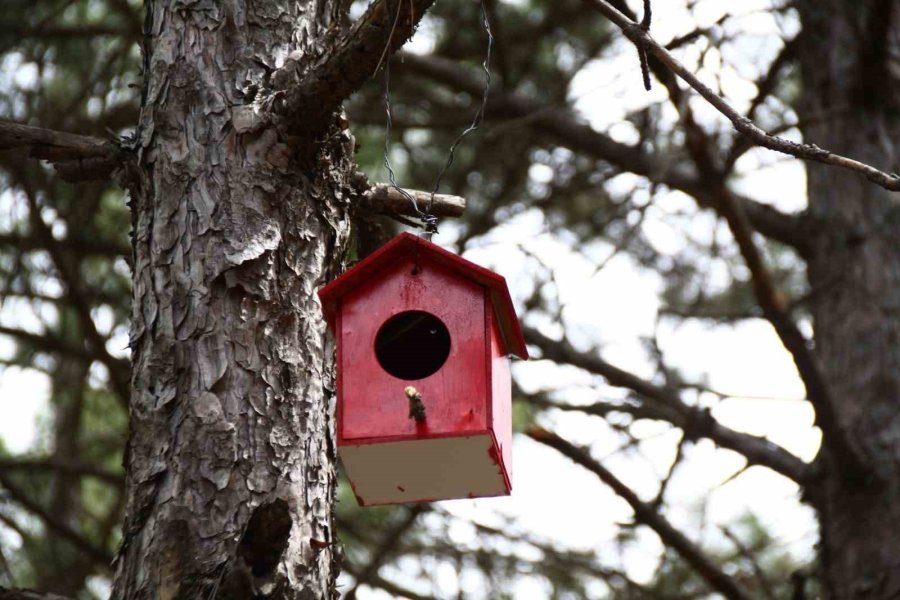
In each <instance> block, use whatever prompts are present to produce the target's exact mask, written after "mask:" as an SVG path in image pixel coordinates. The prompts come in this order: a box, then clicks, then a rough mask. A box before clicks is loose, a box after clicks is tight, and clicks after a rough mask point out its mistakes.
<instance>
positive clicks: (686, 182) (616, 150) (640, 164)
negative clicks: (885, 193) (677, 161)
mask: <svg viewBox="0 0 900 600" xmlns="http://www.w3.org/2000/svg"><path fill="white" fill-rule="evenodd" d="M401 56H402V60H403V64H404V67H405V68H406V70H407V71H410V72H413V73H415V74H417V75H419V76H421V77H427V78H429V79H432V80H435V81H439V82H441V83H443V84H444V85H447V86H450V87H452V88H454V89H457V90H460V91H464V92H467V93H470V94H479V93H481V89H482V87H483V86H484V81H483V80H482V79H481V78H480V77H479V76H478V75H476V74H475V73H473V72H470V71H469V70H468V69H465V68H463V67H460V66H459V65H457V64H456V63H454V62H452V61H449V60H447V59H444V58H441V57H437V56H422V55H418V54H410V53H407V52H403V53H401ZM653 66H654V62H653V61H652V60H651V61H650V68H651V70H653ZM488 113H489V115H490V116H491V117H497V116H501V117H505V118H508V119H521V120H522V121H523V122H525V123H526V124H527V125H528V126H529V127H531V128H533V129H535V130H537V131H540V132H541V133H543V134H546V135H548V136H549V137H551V138H552V139H554V140H556V142H557V143H559V144H561V145H563V146H565V147H567V148H570V149H572V150H574V151H577V152H582V153H584V154H586V155H588V156H593V157H594V158H597V159H600V160H604V161H607V162H609V163H611V164H613V165H616V166H618V167H620V168H622V169H624V170H626V171H630V172H632V173H635V174H637V175H641V176H643V177H647V178H648V179H650V180H651V181H654V182H658V183H662V184H664V185H666V186H668V187H670V188H672V189H675V190H679V191H682V192H684V193H686V194H688V195H690V196H692V197H694V198H695V199H696V200H697V202H698V204H700V205H701V206H702V207H704V208H708V209H714V208H715V207H716V206H717V204H718V203H719V199H718V198H717V197H716V190H711V189H709V187H708V186H706V185H705V184H704V183H703V181H701V180H700V179H699V178H698V177H697V175H696V174H695V173H692V172H690V171H689V170H688V169H685V168H679V167H678V166H677V165H673V164H672V160H671V159H670V158H669V157H664V156H660V155H657V154H651V153H648V152H646V151H645V150H643V149H642V148H641V147H640V146H630V145H628V144H623V143H621V142H617V141H615V140H613V139H612V138H610V137H609V136H607V135H604V134H602V133H600V132H598V131H595V130H594V129H592V128H591V127H590V126H589V125H587V124H584V123H581V122H579V121H578V120H577V119H576V118H575V116H574V115H572V114H571V112H569V111H565V110H560V109H559V108H558V107H555V106H550V105H545V104H541V103H538V102H535V101H533V100H531V99H529V98H525V97H523V96H521V95H519V94H516V93H515V92H492V94H491V98H490V101H489V103H488ZM735 197H736V198H738V199H739V201H740V202H741V205H742V206H743V207H744V210H745V212H746V213H747V216H748V218H750V220H751V222H752V224H753V227H754V228H755V229H756V230H757V231H758V232H759V233H761V234H763V235H765V236H766V237H769V238H771V239H773V240H776V241H779V242H781V243H783V244H786V245H789V246H791V247H794V248H797V249H798V250H800V251H801V252H802V251H803V248H805V247H806V246H807V245H808V240H809V231H808V230H809V228H810V225H809V224H808V223H805V222H804V220H803V219H799V218H797V217H794V216H792V215H787V214H784V213H782V212H780V211H778V210H777V209H775V208H772V207H770V206H767V205H765V204H761V203H759V202H755V201H753V200H751V199H749V198H747V197H744V196H738V195H735Z"/></svg>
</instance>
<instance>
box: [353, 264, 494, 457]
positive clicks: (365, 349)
mask: <svg viewBox="0 0 900 600" xmlns="http://www.w3.org/2000/svg"><path fill="white" fill-rule="evenodd" d="M410 310H417V311H425V312H428V313H430V314H432V315H434V316H436V317H437V318H438V319H440V320H441V321H442V322H443V323H444V325H445V326H446V327H447V330H448V331H449V333H450V353H449V356H448V357H447V360H446V362H445V363H444V364H443V366H442V367H441V368H440V369H439V370H438V371H437V372H435V373H434V374H432V375H430V376H428V377H425V378H423V379H417V380H404V379H399V378H397V377H394V376H393V375H391V374H389V373H388V372H387V371H385V370H384V369H383V368H382V367H381V365H380V364H379V362H378V360H377V358H376V353H375V338H376V335H377V333H378V331H379V329H380V328H381V326H382V325H383V324H384V323H385V322H386V321H387V320H388V319H389V318H391V317H392V316H394V315H396V314H399V313H401V312H404V311H410ZM484 313H485V293H484V288H483V287H481V286H480V285H478V284H476V283H474V282H472V281H470V280H468V279H466V278H465V277H463V276H461V275H460V274H458V273H455V272H453V271H451V270H449V269H446V268H444V267H442V266H440V265H438V264H436V263H434V262H433V261H430V260H428V259H427V258H426V257H412V256H409V257H405V258H401V259H399V260H397V261H396V263H394V264H392V265H390V266H388V267H386V268H385V269H384V270H383V271H381V272H379V273H378V275H377V276H376V277H374V278H373V280H372V281H370V282H367V283H366V284H363V285H361V286H360V287H358V288H357V289H355V290H353V291H352V292H350V293H348V294H347V295H346V296H345V297H344V298H343V299H342V302H341V306H340V308H339V315H340V318H339V320H338V323H340V326H339V327H340V339H339V347H340V355H339V361H340V362H339V373H338V407H339V408H338V427H339V430H338V436H339V437H338V441H339V443H344V442H345V441H346V442H347V443H351V442H352V443H354V444H357V443H360V442H361V441H363V440H366V439H368V440H370V441H386V440H400V439H418V438H429V437H442V436H451V435H463V434H472V433H478V432H486V431H488V430H489V401H490V396H489V394H488V390H489V385H488V384H489V380H488V373H487V365H486V361H485V340H486V339H487V337H488V336H489V333H488V331H487V330H486V329H485V324H484V319H483V317H482V315H484ZM407 386H413V387H415V388H416V390H417V391H418V392H419V393H420V394H421V395H422V400H423V403H424V405H425V410H426V420H425V422H424V423H416V421H415V420H414V419H411V418H409V399H408V398H407V396H406V394H405V393H404V389H405V388H406V387H407Z"/></svg>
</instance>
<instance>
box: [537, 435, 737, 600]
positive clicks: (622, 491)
mask: <svg viewBox="0 0 900 600" xmlns="http://www.w3.org/2000/svg"><path fill="white" fill-rule="evenodd" d="M526 435H528V437H530V438H531V439H533V440H535V441H536V442H539V443H541V444H544V445H545V446H549V447H550V448H553V449H555V450H557V451H558V452H560V453H561V454H562V455H564V456H566V457H568V458H569V459H571V460H572V461H574V462H575V463H577V464H579V465H581V466H582V467H584V468H585V469H587V470H589V471H591V472H592V473H594V474H595V475H597V477H599V478H600V480H601V481H603V483H605V484H606V485H608V486H609V487H611V488H612V489H613V491H614V492H615V493H616V494H617V495H618V496H619V497H620V498H622V499H623V500H625V501H626V502H627V503H628V504H629V506H631V509H632V510H633V511H634V518H635V520H636V521H637V522H638V523H641V524H643V525H646V526H647V527H650V528H651V529H652V530H653V531H654V532H656V534H657V535H658V536H659V538H660V540H662V542H663V544H665V545H666V546H668V547H670V548H672V549H674V550H675V551H676V552H678V554H679V556H681V558H682V559H684V561H685V562H687V563H688V564H689V565H690V566H691V567H692V568H693V569H694V571H696V572H697V574H698V575H700V577H702V578H703V579H704V581H706V583H707V584H708V585H709V586H710V587H711V588H712V589H713V590H715V591H717V592H719V593H720V594H722V595H723V596H725V597H726V598H729V599H730V600H750V599H751V598H752V596H751V595H750V593H749V592H747V591H746V590H745V589H744V588H743V587H742V586H741V585H740V584H739V583H738V582H737V581H736V580H735V579H733V578H731V577H729V576H728V575H726V574H725V572H724V571H722V570H721V569H720V568H719V566H718V565H717V564H716V563H714V562H713V561H712V559H710V558H709V557H708V556H706V554H705V553H704V552H703V550H702V549H701V548H700V547H699V546H697V545H696V544H694V542H692V541H691V540H689V539H688V538H687V537H686V536H685V535H684V534H683V533H681V532H680V531H678V530H677V529H676V528H675V527H674V526H672V524H671V523H669V521H668V520H667V519H666V518H665V517H663V516H662V515H661V514H660V513H659V512H658V511H657V510H656V508H655V507H653V506H652V505H651V504H649V503H647V502H643V501H642V500H641V499H640V498H638V496H637V494H635V493H634V492H633V491H632V490H631V488H629V487H628V486H627V485H625V484H624V483H622V481H620V480H619V479H618V478H617V477H616V476H615V475H613V474H612V472H611V471H609V470H608V469H607V468H606V467H604V466H603V465H602V464H600V463H599V462H597V461H596V460H594V458H593V457H592V456H591V455H590V453H589V452H588V451H587V450H586V449H584V448H580V447H578V446H575V445H573V444H571V443H569V442H568V441H566V440H564V439H562V438H561V437H559V436H558V435H556V434H555V433H551V432H549V431H547V430H546V429H542V428H540V427H532V428H530V429H529V430H528V431H527V432H526Z"/></svg>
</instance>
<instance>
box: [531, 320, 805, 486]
mask: <svg viewBox="0 0 900 600" xmlns="http://www.w3.org/2000/svg"><path fill="white" fill-rule="evenodd" d="M523 333H524V334H525V340H526V341H527V342H528V343H529V344H533V345H535V346H537V347H538V348H540V350H541V353H542V355H543V358H546V359H549V360H552V361H554V362H557V363H560V364H570V365H572V366H575V367H578V368H581V369H584V370H586V371H588V372H590V373H594V374H597V375H600V376H601V377H603V378H604V379H606V381H607V382H608V383H609V384H610V385H612V386H614V387H621V388H625V389H629V390H631V391H633V392H635V393H637V394H639V395H640V396H642V397H644V398H647V399H648V400H650V401H652V402H653V404H652V405H647V406H640V407H633V406H628V405H621V406H619V405H615V406H613V405H609V404H601V405H591V406H571V405H561V404H556V403H554V404H552V405H550V406H552V407H554V408H558V409H560V410H578V411H581V412H585V413H588V414H596V415H598V416H606V415H607V414H608V413H610V412H613V411H620V412H626V413H630V414H633V415H635V416H636V417H637V418H646V419H658V420H661V421H666V422H668V423H672V424H673V425H675V426H676V427H679V428H681V429H682V431H684V435H685V437H687V438H688V439H697V438H700V437H704V438H708V439H710V440H712V441H713V442H715V443H716V444H717V445H719V446H721V447H723V448H727V449H729V450H733V451H735V452H737V453H739V454H741V455H742V456H744V458H745V459H746V460H747V462H748V463H750V464H754V465H760V466H765V467H768V468H770V469H772V470H773V471H775V472H776V473H779V474H781V475H783V476H785V477H787V478H788V479H791V480H793V481H795V482H796V483H798V484H799V485H803V486H805V485H808V484H809V483H810V481H811V479H812V468H811V466H810V465H808V464H807V463H805V462H803V461H802V460H800V459H799V458H797V457H796V456H794V455H793V454H791V453H790V452H788V451H787V450H785V449H784V448H782V447H781V446H778V445H777V444H774V443H772V442H770V441H769V440H767V439H765V438H761V437H757V436H753V435H749V434H746V433H741V432H739V431H735V430H733V429H730V428H728V427H725V426H724V425H721V424H720V423H719V422H718V421H716V420H715V419H714V418H713V416H712V415H711V414H709V412H708V411H706V410H702V409H699V408H695V407H692V406H688V405H687V404H685V403H684V402H683V401H682V400H681V398H679V397H678V396H677V395H676V394H674V393H673V392H672V391H670V390H668V389H666V388H662V387H659V386H656V385H654V384H652V383H650V382H649V381H646V380H644V379H642V378H640V377H638V376H637V375H634V374H633V373H629V372H628V371H624V370H622V369H619V368H618V367H615V366H613V365H611V364H609V363H608V362H606V361H604V360H603V359H602V358H600V357H599V356H598V355H596V354H586V353H583V352H579V351H578V350H576V349H575V348H573V347H572V346H571V345H570V344H568V343H567V342H557V341H555V340H552V339H550V338H548V337H547V336H545V335H543V334H542V333H540V332H539V331H536V330H535V329H533V328H530V327H524V328H523Z"/></svg>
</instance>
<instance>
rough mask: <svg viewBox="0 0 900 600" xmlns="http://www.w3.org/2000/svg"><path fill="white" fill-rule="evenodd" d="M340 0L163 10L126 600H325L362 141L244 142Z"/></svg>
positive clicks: (146, 162) (142, 252) (148, 136)
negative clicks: (322, 295)
mask: <svg viewBox="0 0 900 600" xmlns="http://www.w3.org/2000/svg"><path fill="white" fill-rule="evenodd" d="M341 4H342V3H340V2H329V1H319V0H299V1H298V0H266V1H265V2H245V1H243V0H223V1H221V2H219V1H212V0H200V1H199V2H183V1H181V0H148V1H147V2H146V8H147V17H146V24H145V48H144V51H145V59H144V68H145V89H144V97H143V109H142V112H141V121H140V129H139V133H138V140H137V144H138V165H137V167H136V168H132V169H131V170H130V172H129V173H127V177H128V179H129V180H130V181H131V184H130V187H131V192H132V194H131V202H132V210H133V218H134V230H133V236H134V238H133V242H134V292H133V301H134V312H133V325H132V334H131V348H132V358H133V378H132V398H131V406H130V413H131V435H130V440H129V443H128V449H127V456H126V468H127V473H128V475H127V506H126V522H125V525H124V530H123V542H122V546H121V549H120V552H119V555H118V557H117V559H116V562H115V582H114V589H113V594H112V597H113V598H163V599H165V598H213V597H216V598H220V599H222V598H250V597H259V598H262V597H266V598H303V599H315V598H329V597H331V596H332V594H333V593H334V579H335V577H336V571H337V569H336V567H335V556H334V552H333V546H331V545H330V544H331V542H332V540H333V536H334V529H333V524H332V522H331V515H332V506H333V496H334V487H335V470H334V458H335V449H334V442H333V439H334V438H333V432H332V431H331V419H330V414H331V410H332V407H331V404H332V397H333V393H332V390H333V380H332V365H331V355H332V353H331V351H330V349H329V348H328V345H327V342H326V337H325V330H324V327H325V326H324V323H323V320H322V318H321V317H320V312H319V306H318V304H317V300H316V296H315V291H316V289H317V288H318V287H319V286H320V285H322V284H324V283H325V282H326V281H327V280H328V279H329V278H331V277H333V276H334V275H335V274H336V272H337V270H338V269H339V267H340V263H341V260H342V256H343V254H344V250H345V248H346V246H347V238H348V231H349V220H348V205H349V198H350V195H351V190H350V184H349V182H350V176H351V174H352V172H353V170H354V162H353V160H352V154H353V141H352V138H351V137H350V135H349V134H348V133H347V132H345V131H343V130H342V129H341V128H340V127H339V126H338V125H337V119H335V118H334V115H330V119H329V120H330V122H325V123H323V122H317V123H310V124H309V127H307V128H303V127H300V128H299V130H298V131H295V132H292V133H293V134H294V135H293V137H290V138H288V137H286V136H284V135H283V134H282V133H283V132H280V131H279V130H277V129H276V128H275V126H273V125H265V126H262V127H259V126H258V125H255V126H254V127H252V128H251V127H244V126H243V125H242V123H240V122H239V119H237V118H236V111H235V108H236V107H246V106H247V105H248V104H249V103H251V102H260V101H266V98H263V92H262V91H261V90H264V89H265V88H266V86H267V78H268V75H269V73H271V72H272V70H273V69H275V68H277V67H280V66H281V65H282V64H284V62H285V60H286V59H287V58H288V57H289V56H290V57H291V58H293V59H295V60H298V61H303V60H308V59H312V58H314V57H315V56H317V55H318V54H321V53H322V52H323V49H324V48H325V47H326V46H327V42H328V40H329V39H330V37H331V34H332V33H333V31H329V29H336V28H337V23H338V22H339V19H340V16H341V11H342V10H343V8H342V7H341Z"/></svg>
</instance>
